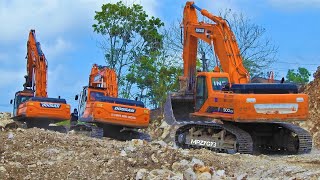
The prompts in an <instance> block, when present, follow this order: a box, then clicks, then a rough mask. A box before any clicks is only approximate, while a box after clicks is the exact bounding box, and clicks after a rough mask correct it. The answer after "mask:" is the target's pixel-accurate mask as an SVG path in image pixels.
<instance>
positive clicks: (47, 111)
mask: <svg viewBox="0 0 320 180" xmlns="http://www.w3.org/2000/svg"><path fill="white" fill-rule="evenodd" d="M26 59H27V75H26V76H25V79H26V82H25V84H24V85H23V87H24V89H23V91H18V92H16V93H15V98H14V101H13V100H11V101H10V103H11V104H12V103H13V119H14V120H17V121H22V122H25V123H26V125H27V127H29V128H31V127H39V128H46V129H50V127H49V125H50V124H52V123H57V122H60V121H64V120H68V119H70V105H68V104H67V103H66V100H65V99H60V97H59V98H48V94H47V69H48V66H47V59H46V57H45V55H44V53H43V52H42V50H41V47H40V43H39V42H37V40H36V34H35V30H30V32H29V39H28V42H27V56H26ZM52 128H53V127H52Z"/></svg>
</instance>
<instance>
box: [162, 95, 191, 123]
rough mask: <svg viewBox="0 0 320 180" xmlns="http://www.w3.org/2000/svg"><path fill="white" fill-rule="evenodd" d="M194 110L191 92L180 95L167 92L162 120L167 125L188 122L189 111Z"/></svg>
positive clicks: (189, 119)
mask: <svg viewBox="0 0 320 180" xmlns="http://www.w3.org/2000/svg"><path fill="white" fill-rule="evenodd" d="M192 112H194V97H193V94H186V95H180V94H178V93H169V94H168V97H167V99H166V102H165V104H164V120H165V121H166V123H167V124H169V125H174V124H179V123H181V122H189V121H191V118H190V116H189V114H190V113H192Z"/></svg>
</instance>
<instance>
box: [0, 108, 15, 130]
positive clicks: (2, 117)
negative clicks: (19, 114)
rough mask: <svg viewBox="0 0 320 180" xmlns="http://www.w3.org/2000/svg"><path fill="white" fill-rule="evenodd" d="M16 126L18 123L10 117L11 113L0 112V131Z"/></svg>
mask: <svg viewBox="0 0 320 180" xmlns="http://www.w3.org/2000/svg"><path fill="white" fill-rule="evenodd" d="M17 127H18V124H17V123H16V122H14V121H13V120H12V119H11V113H8V112H0V131H4V130H5V129H12V128H17Z"/></svg>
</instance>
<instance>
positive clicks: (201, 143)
mask: <svg viewBox="0 0 320 180" xmlns="http://www.w3.org/2000/svg"><path fill="white" fill-rule="evenodd" d="M191 145H198V146H206V147H217V143H216V142H214V141H204V140H197V139H191Z"/></svg>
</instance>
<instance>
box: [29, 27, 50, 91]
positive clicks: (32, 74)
mask: <svg viewBox="0 0 320 180" xmlns="http://www.w3.org/2000/svg"><path fill="white" fill-rule="evenodd" d="M26 59H27V76H26V83H25V84H24V88H25V89H32V90H33V91H35V96H37V97H48V94H47V69H48V66H47V60H46V57H45V55H44V53H43V52H42V50H41V46H40V43H39V42H37V39H36V34H35V30H30V32H29V39H28V43H27V56H26Z"/></svg>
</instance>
